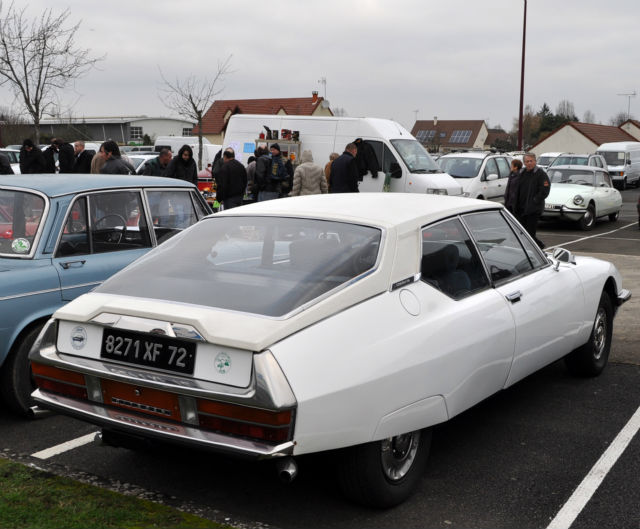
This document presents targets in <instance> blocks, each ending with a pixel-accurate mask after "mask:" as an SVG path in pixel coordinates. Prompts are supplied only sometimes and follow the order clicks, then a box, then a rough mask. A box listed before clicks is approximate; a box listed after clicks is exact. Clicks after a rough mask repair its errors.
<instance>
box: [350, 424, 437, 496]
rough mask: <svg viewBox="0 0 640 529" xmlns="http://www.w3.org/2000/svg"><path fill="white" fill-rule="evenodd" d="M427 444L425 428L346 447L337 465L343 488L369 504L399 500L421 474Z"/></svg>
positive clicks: (428, 435)
mask: <svg viewBox="0 0 640 529" xmlns="http://www.w3.org/2000/svg"><path fill="white" fill-rule="evenodd" d="M430 445H431V430H430V429H427V430H419V431H415V432H410V433H407V434H403V435H397V436H395V437H390V438H388V439H383V440H382V441H376V442H373V443H367V444H364V445H358V446H354V447H351V448H347V449H345V450H344V451H343V453H342V457H341V458H339V466H338V477H339V480H340V486H341V488H342V491H343V492H344V494H345V495H346V496H347V497H348V498H350V499H351V500H353V501H355V502H357V503H360V504H363V505H367V506H370V507H378V508H388V507H393V506H394V505H398V504H399V503H402V502H403V501H405V500H406V499H407V498H408V497H409V496H410V495H411V494H412V493H413V491H414V490H415V488H416V485H417V484H418V481H419V480H420V478H421V477H422V475H423V473H424V469H425V467H426V464H427V459H428V457H429V448H430Z"/></svg>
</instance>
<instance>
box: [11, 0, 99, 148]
mask: <svg viewBox="0 0 640 529" xmlns="http://www.w3.org/2000/svg"><path fill="white" fill-rule="evenodd" d="M26 11H27V7H25V8H22V9H18V8H16V7H15V6H14V4H13V2H12V3H11V4H9V7H8V8H7V9H6V11H5V9H4V5H3V3H2V0H0V86H2V85H9V87H10V88H11V90H12V91H13V93H14V95H15V97H16V100H17V101H19V103H20V105H21V106H23V107H24V108H25V110H26V111H27V112H28V113H29V115H30V116H31V118H32V119H33V124H34V127H35V136H36V137H35V141H36V143H39V141H40V120H41V119H42V117H43V116H44V115H45V114H48V113H50V112H51V111H52V110H53V108H54V107H55V106H56V105H57V101H58V99H57V92H58V91H59V90H63V89H64V88H66V87H67V86H68V85H69V84H71V83H73V81H74V80H75V79H78V78H79V77H82V76H83V75H84V74H86V73H87V72H88V71H89V70H90V69H91V68H93V67H94V66H95V64H96V63H97V62H98V61H101V60H102V59H103V57H99V58H93V57H91V56H90V54H89V52H90V50H89V49H82V48H78V47H76V45H75V35H76V32H77V31H78V28H79V27H80V22H78V23H76V24H75V25H71V26H69V25H68V22H67V19H68V18H69V15H70V12H69V10H68V9H67V10H65V11H63V12H62V13H61V14H59V15H56V14H54V13H53V10H52V9H51V8H49V9H45V10H44V11H43V12H42V13H41V15H40V17H39V18H34V19H32V20H30V19H28V18H27V16H26Z"/></svg>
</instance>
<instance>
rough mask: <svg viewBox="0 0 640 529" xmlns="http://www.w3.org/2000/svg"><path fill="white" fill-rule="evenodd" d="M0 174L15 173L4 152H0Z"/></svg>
mask: <svg viewBox="0 0 640 529" xmlns="http://www.w3.org/2000/svg"><path fill="white" fill-rule="evenodd" d="M0 174H15V173H14V172H13V168H12V167H11V162H10V161H9V157H8V156H7V155H6V154H2V153H1V152H0Z"/></svg>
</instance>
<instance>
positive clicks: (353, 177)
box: [331, 143, 360, 193]
mask: <svg viewBox="0 0 640 529" xmlns="http://www.w3.org/2000/svg"><path fill="white" fill-rule="evenodd" d="M357 153H358V149H357V148H356V146H355V145H354V144H353V143H349V144H348V145H347V146H346V147H345V150H344V152H343V153H342V154H341V155H340V156H338V157H337V158H336V159H335V160H334V161H333V163H332V164H331V193H357V192H358V179H359V176H360V175H359V173H358V165H357V162H356V155H357Z"/></svg>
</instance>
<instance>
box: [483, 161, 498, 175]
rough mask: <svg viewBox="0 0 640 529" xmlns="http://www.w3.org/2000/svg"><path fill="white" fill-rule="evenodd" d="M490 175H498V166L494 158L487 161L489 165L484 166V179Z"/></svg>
mask: <svg viewBox="0 0 640 529" xmlns="http://www.w3.org/2000/svg"><path fill="white" fill-rule="evenodd" d="M490 174H496V175H497V174H498V166H497V165H496V161H495V159H494V158H490V159H488V160H487V164H486V165H485V166H484V177H485V178H487V176H489V175H490Z"/></svg>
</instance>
